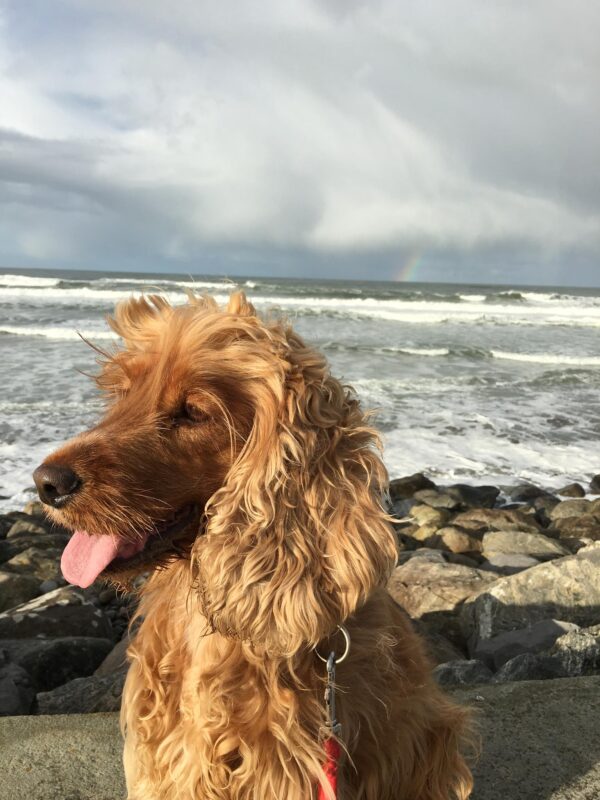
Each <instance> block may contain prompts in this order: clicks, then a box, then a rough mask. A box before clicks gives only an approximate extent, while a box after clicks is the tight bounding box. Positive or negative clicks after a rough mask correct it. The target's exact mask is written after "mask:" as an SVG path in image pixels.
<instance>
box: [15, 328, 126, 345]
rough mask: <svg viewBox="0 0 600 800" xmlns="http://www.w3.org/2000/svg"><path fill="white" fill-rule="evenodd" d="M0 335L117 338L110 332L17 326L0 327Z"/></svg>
mask: <svg viewBox="0 0 600 800" xmlns="http://www.w3.org/2000/svg"><path fill="white" fill-rule="evenodd" d="M0 334H5V335H9V336H39V337H42V338H44V339H67V340H69V339H71V340H78V341H81V338H82V337H83V338H84V339H90V340H91V341H94V340H95V339H111V340H113V341H114V340H116V339H117V338H118V337H117V335H116V334H115V333H113V332H112V331H106V330H104V331H98V330H85V331H79V330H76V329H75V328H46V327H43V328H42V327H26V326H22V327H20V326H17V325H0Z"/></svg>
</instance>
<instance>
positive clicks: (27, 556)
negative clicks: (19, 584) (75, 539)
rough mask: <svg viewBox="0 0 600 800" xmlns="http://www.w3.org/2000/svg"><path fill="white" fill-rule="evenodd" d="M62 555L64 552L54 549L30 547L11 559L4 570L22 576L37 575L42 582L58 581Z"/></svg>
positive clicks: (4, 566)
mask: <svg viewBox="0 0 600 800" xmlns="http://www.w3.org/2000/svg"><path fill="white" fill-rule="evenodd" d="M61 555H62V550H58V549H55V548H52V547H48V548H46V547H28V548H27V549H26V550H23V551H22V552H21V553H18V554H17V555H16V556H13V557H12V558H11V559H9V560H8V561H7V562H6V563H5V564H4V565H3V569H5V570H6V571H8V572H17V573H19V574H21V575H23V574H25V575H35V577H36V578H38V580H40V581H45V580H57V579H58V578H60V577H61V571H60V557H61Z"/></svg>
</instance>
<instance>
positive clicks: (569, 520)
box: [552, 512, 600, 541]
mask: <svg viewBox="0 0 600 800" xmlns="http://www.w3.org/2000/svg"><path fill="white" fill-rule="evenodd" d="M552 525H553V527H554V528H555V530H557V531H558V535H559V537H560V538H561V539H571V538H577V539H581V538H585V539H591V540H592V541H598V540H599V539H600V515H599V514H598V513H597V512H596V513H594V514H582V515H581V516H579V517H561V518H559V519H557V520H554V521H553V522H552Z"/></svg>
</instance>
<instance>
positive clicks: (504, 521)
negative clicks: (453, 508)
mask: <svg viewBox="0 0 600 800" xmlns="http://www.w3.org/2000/svg"><path fill="white" fill-rule="evenodd" d="M452 522H453V524H454V525H458V526H459V527H460V528H464V529H465V530H468V531H483V532H487V531H522V532H523V533H539V532H540V530H541V526H540V524H539V522H537V520H536V519H535V517H534V516H533V514H527V513H525V512H523V511H518V510H515V509H504V508H474V509H472V510H470V511H464V512H463V513H462V514H457V515H456V516H455V517H454V519H453V520H452Z"/></svg>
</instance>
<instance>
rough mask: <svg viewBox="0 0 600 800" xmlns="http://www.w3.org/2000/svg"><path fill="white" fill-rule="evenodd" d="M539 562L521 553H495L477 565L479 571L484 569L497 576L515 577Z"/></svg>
mask: <svg viewBox="0 0 600 800" xmlns="http://www.w3.org/2000/svg"><path fill="white" fill-rule="evenodd" d="M539 563H540V562H539V561H538V560H537V558H532V557H531V556H525V555H522V554H521V553H495V554H493V555H488V556H487V557H486V559H485V560H484V561H482V562H481V563H480V565H479V568H480V569H486V570H489V571H490V572H494V573H496V574H497V575H516V574H517V572H523V570H524V569H529V568H530V567H536V566H537V565H538V564H539Z"/></svg>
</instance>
